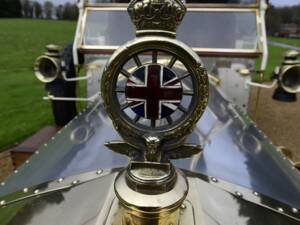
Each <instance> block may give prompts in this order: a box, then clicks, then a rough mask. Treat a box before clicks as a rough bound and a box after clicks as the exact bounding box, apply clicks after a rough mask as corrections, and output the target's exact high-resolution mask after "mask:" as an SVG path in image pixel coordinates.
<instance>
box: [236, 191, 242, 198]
mask: <svg viewBox="0 0 300 225" xmlns="http://www.w3.org/2000/svg"><path fill="white" fill-rule="evenodd" d="M235 194H236V196H238V197H243V195H242V193H241V192H238V191H237V192H235Z"/></svg>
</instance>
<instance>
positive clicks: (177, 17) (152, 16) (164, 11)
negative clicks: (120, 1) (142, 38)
mask: <svg viewBox="0 0 300 225" xmlns="http://www.w3.org/2000/svg"><path fill="white" fill-rule="evenodd" d="M128 13H129V16H130V18H131V20H132V21H133V23H134V24H135V26H136V29H137V31H141V30H164V31H169V32H174V33H175V32H176V29H177V27H178V26H179V24H180V23H181V21H182V19H183V17H184V15H185V13H186V7H185V5H184V4H183V3H182V2H181V1H180V0H134V1H131V2H130V4H129V6H128Z"/></svg>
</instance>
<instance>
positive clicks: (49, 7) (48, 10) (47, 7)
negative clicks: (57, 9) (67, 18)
mask: <svg viewBox="0 0 300 225" xmlns="http://www.w3.org/2000/svg"><path fill="white" fill-rule="evenodd" d="M53 8H54V5H53V3H52V2H50V1H46V2H45V3H44V12H45V16H46V19H52V15H53Z"/></svg>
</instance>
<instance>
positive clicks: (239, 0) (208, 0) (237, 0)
mask: <svg viewBox="0 0 300 225" xmlns="http://www.w3.org/2000/svg"><path fill="white" fill-rule="evenodd" d="M129 2H130V0H89V3H92V4H97V3H129ZM184 2H185V3H199V4H243V5H246V4H251V5H252V4H256V3H257V0H186V1H184Z"/></svg>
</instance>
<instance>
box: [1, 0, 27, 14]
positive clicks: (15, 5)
mask: <svg viewBox="0 0 300 225" xmlns="http://www.w3.org/2000/svg"><path fill="white" fill-rule="evenodd" d="M21 16H22V6H21V2H20V0H0V17H21Z"/></svg>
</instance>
